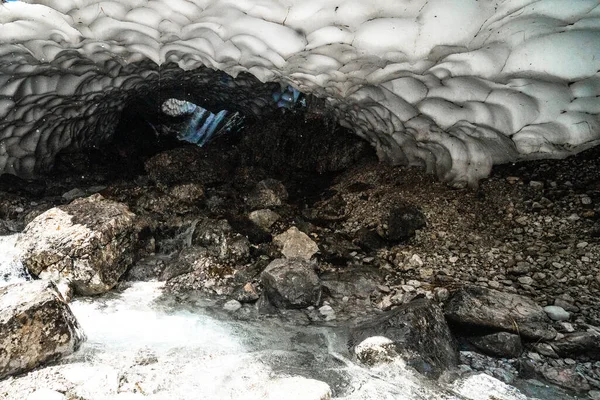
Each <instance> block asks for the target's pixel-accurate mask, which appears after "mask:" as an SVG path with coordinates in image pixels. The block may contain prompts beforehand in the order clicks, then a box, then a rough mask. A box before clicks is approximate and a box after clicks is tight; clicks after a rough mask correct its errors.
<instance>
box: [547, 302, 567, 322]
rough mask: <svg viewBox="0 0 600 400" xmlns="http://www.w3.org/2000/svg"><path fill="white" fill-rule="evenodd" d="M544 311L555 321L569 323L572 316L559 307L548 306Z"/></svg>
mask: <svg viewBox="0 0 600 400" xmlns="http://www.w3.org/2000/svg"><path fill="white" fill-rule="evenodd" d="M544 311H545V312H546V314H548V317H550V319H551V320H553V321H568V320H569V318H570V317H571V315H570V314H569V313H568V312H567V311H565V309H564V308H562V307H558V306H546V307H544Z"/></svg>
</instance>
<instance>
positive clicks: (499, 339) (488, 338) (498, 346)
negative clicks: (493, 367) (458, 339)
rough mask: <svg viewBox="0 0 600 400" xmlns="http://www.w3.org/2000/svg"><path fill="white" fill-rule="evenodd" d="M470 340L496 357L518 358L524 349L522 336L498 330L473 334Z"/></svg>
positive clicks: (484, 351)
mask: <svg viewBox="0 0 600 400" xmlns="http://www.w3.org/2000/svg"><path fill="white" fill-rule="evenodd" d="M468 341H469V342H470V343H471V344H472V345H473V346H475V347H476V348H477V349H479V350H480V351H482V352H483V353H485V354H488V355H490V356H494V357H504V358H517V357H519V355H521V352H522V351H523V347H522V345H521V338H520V337H519V335H516V334H514V333H508V332H497V333H492V334H489V335H483V336H473V337H469V338H468Z"/></svg>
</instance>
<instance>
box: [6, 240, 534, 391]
mask: <svg viewBox="0 0 600 400" xmlns="http://www.w3.org/2000/svg"><path fill="white" fill-rule="evenodd" d="M14 240H15V237H14V236H8V237H0V254H1V256H0V257H1V258H0V281H4V282H3V283H2V284H3V285H5V284H7V283H8V282H15V281H24V280H26V279H28V277H27V275H26V274H25V273H24V272H23V270H22V266H21V265H20V263H18V262H15V260H14V251H13V246H14ZM162 289H163V284H162V283H158V282H138V283H133V284H128V285H125V286H122V287H121V288H120V289H118V290H115V291H113V292H111V293H108V294H106V295H103V296H97V297H93V298H92V297H89V298H78V299H76V300H75V301H73V302H72V303H71V304H70V306H71V308H72V310H73V312H74V314H75V316H76V317H77V319H78V321H79V323H80V324H81V326H82V327H83V330H84V331H85V333H86V336H87V341H86V342H85V343H84V344H83V345H82V347H81V349H80V350H79V351H78V352H76V353H75V354H74V355H72V356H69V357H67V358H66V359H63V360H61V361H60V362H59V363H57V364H54V365H50V366H46V367H43V368H40V369H38V370H36V371H33V372H30V373H29V374H25V375H22V376H19V377H15V378H8V379H7V380H4V381H0V393H6V392H10V393H12V396H17V395H18V398H26V395H27V393H30V392H32V391H33V390H34V389H39V388H44V387H49V388H52V389H54V390H59V391H63V392H64V391H68V392H69V393H71V394H74V395H76V396H79V397H80V398H83V399H86V400H104V399H123V400H127V399H157V400H158V399H160V400H195V399H215V400H220V399H244V400H254V399H256V400H258V399H270V400H276V399H277V400H318V399H320V396H319V393H322V392H323V385H322V384H319V383H318V382H317V383H315V382H314V381H309V380H307V378H308V379H315V380H318V381H321V382H325V383H327V384H328V385H329V387H330V388H331V390H332V392H333V393H332V394H333V398H339V399H348V400H350V399H355V400H370V399H373V400H375V399H377V400H381V399H390V400H391V399H394V400H417V399H420V400H435V399H438V400H445V399H471V400H488V399H490V395H494V396H495V397H493V398H496V399H500V400H525V399H527V398H526V397H525V396H523V395H522V394H520V393H519V392H518V391H516V390H514V389H512V388H510V387H507V386H505V387H504V388H501V389H502V390H500V391H498V388H497V385H496V383H494V382H492V383H490V382H488V381H486V378H485V375H483V377H484V378H483V379H481V377H480V378H477V377H476V379H475V380H474V381H472V382H471V383H468V384H466V385H463V386H459V385H455V386H454V390H448V389H445V388H442V387H440V386H439V385H437V384H435V383H433V382H430V381H428V380H426V379H423V378H422V377H419V376H418V375H417V374H415V373H413V372H411V371H410V370H408V369H406V368H405V367H404V366H403V365H402V362H401V361H398V362H396V363H394V364H388V365H383V366H380V367H375V368H365V367H363V366H360V365H358V364H356V363H355V362H354V361H352V359H351V355H350V354H349V352H348V350H347V347H346V342H347V338H346V336H345V334H344V330H343V329H341V328H332V327H323V326H301V325H298V324H293V323H290V322H289V321H288V322H286V321H282V320H281V319H279V318H275V317H265V316H260V315H258V314H257V313H256V310H255V308H254V307H252V306H246V307H244V308H242V309H240V310H238V311H235V312H233V313H230V312H226V311H224V310H223V309H222V307H221V306H220V303H216V302H215V301H213V300H208V299H206V298H201V297H198V298H194V299H192V300H190V299H189V298H188V299H187V300H185V301H181V299H178V298H175V297H173V296H171V295H165V294H164V293H163V290H162ZM490 385H492V386H490ZM495 385H496V386H495ZM19 390H20V391H19ZM458 393H460V394H458ZM0 398H1V396H0ZM7 398H13V397H10V396H9V397H7ZM14 398H17V397H14Z"/></svg>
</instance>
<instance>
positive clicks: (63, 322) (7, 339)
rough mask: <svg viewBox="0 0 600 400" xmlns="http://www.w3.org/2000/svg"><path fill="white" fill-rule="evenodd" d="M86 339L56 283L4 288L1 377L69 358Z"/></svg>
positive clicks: (0, 300)
mask: <svg viewBox="0 0 600 400" xmlns="http://www.w3.org/2000/svg"><path fill="white" fill-rule="evenodd" d="M84 340H85V335H84V334H83V331H82V330H81V327H80V326H79V324H78V322H77V320H76V319H75V316H74V315H73V313H72V312H71V309H70V308H69V306H68V305H67V304H66V303H65V302H64V301H63V300H62V299H61V296H60V294H59V293H58V291H57V290H56V287H55V286H54V284H53V283H51V282H48V281H43V280H38V281H32V282H25V283H17V284H12V285H8V286H4V287H2V288H0V378H2V377H5V376H7V375H12V374H16V373H20V372H24V371H29V370H31V369H33V368H35V367H37V366H39V365H42V364H44V363H46V362H49V361H54V360H57V359H59V358H61V357H63V356H66V355H69V354H71V353H73V352H74V351H76V350H77V349H78V348H79V346H80V344H81V343H82V342H83V341H84Z"/></svg>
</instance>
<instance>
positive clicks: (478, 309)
mask: <svg viewBox="0 0 600 400" xmlns="http://www.w3.org/2000/svg"><path fill="white" fill-rule="evenodd" d="M444 313H445V315H446V318H447V319H448V320H449V321H450V322H452V323H454V324H456V325H457V326H458V327H459V328H462V329H468V330H471V331H472V330H473V329H475V330H477V329H480V330H483V331H489V330H493V331H505V332H512V333H515V334H518V335H520V336H521V337H522V338H524V339H526V340H530V341H548V340H552V339H554V338H555V337H556V334H557V332H556V330H555V329H554V328H553V327H552V325H551V321H550V319H549V318H548V316H547V315H546V313H545V312H544V310H543V309H542V307H540V306H539V305H538V304H536V303H535V302H534V301H533V300H531V299H528V298H526V297H523V296H519V295H516V294H512V293H505V292H500V291H498V290H493V289H487V288H483V287H480V286H474V285H469V286H463V287H462V288H461V289H459V290H457V291H456V292H455V293H454V295H453V296H452V297H451V298H450V300H449V301H448V302H447V303H446V306H445V309H444Z"/></svg>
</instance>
